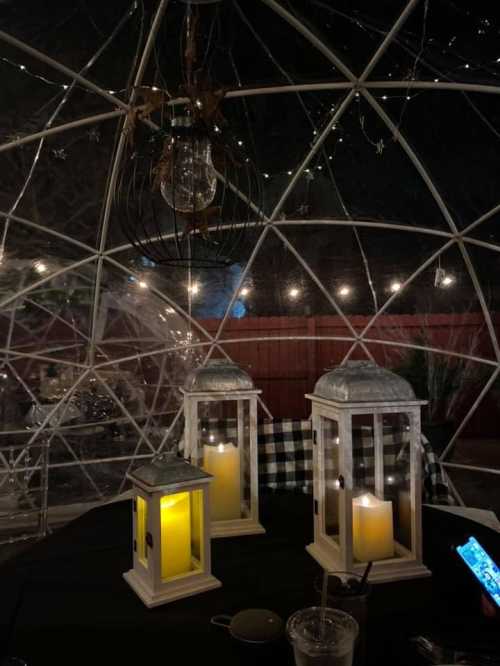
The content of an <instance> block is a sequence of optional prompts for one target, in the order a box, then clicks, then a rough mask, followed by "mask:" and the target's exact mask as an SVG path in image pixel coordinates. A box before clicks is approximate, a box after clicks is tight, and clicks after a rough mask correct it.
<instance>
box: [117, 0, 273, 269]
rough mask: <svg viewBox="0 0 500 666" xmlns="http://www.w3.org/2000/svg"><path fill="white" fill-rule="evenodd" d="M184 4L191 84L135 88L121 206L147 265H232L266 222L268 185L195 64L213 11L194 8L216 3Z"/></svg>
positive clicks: (219, 91) (219, 93) (215, 89)
mask: <svg viewBox="0 0 500 666" xmlns="http://www.w3.org/2000/svg"><path fill="white" fill-rule="evenodd" d="M186 4H187V5H188V6H187V8H186V30H185V36H184V48H181V51H182V52H183V53H184V62H183V71H184V72H185V81H184V83H183V84H182V85H181V86H179V88H178V90H177V93H176V94H175V95H172V96H171V95H170V94H169V93H168V92H167V91H166V90H162V89H159V88H157V87H155V88H147V87H143V88H140V89H138V90H137V101H138V104H137V106H136V107H135V109H134V110H133V111H132V112H131V113H130V114H129V117H128V119H129V122H128V124H127V125H126V130H125V131H126V133H127V144H126V150H125V157H124V159H123V161H122V168H121V173H120V177H119V180H118V185H117V196H116V202H117V204H118V206H117V208H118V211H119V215H120V222H121V226H122V229H123V232H124V234H125V236H126V237H127V238H128V240H129V241H130V243H131V244H132V246H133V247H134V248H135V249H136V250H137V252H138V253H139V254H140V255H142V256H143V257H146V258H147V259H148V260H150V261H152V262H154V263H155V264H162V265H171V266H181V267H190V268H210V267H218V266H228V265H230V264H232V263H234V262H235V261H237V260H238V255H237V248H238V246H239V245H240V243H241V241H242V240H243V238H244V236H245V231H246V229H247V227H248V226H251V225H252V226H253V225H255V224H258V223H259V222H260V221H261V219H262V214H261V210H262V198H263V197H262V184H261V178H260V174H259V173H258V171H257V169H256V168H255V166H254V163H253V160H252V159H251V157H250V156H249V155H248V154H246V153H245V151H244V142H243V141H242V140H241V138H236V137H235V136H233V134H232V132H231V128H230V125H229V123H228V122H227V120H226V118H225V117H224V116H223V114H222V110H221V105H222V102H223V100H224V96H225V91H224V89H223V88H221V87H220V86H217V85H214V84H213V83H212V82H211V79H210V76H209V74H208V72H205V71H204V69H203V63H199V62H198V61H197V55H196V54H197V53H198V51H199V50H200V49H198V48H197V36H198V35H199V31H200V30H201V23H202V17H203V16H205V12H207V11H210V10H209V9H208V8H207V10H205V11H204V12H200V11H198V10H199V8H196V7H195V8H193V7H191V4H212V3H190V2H187V3H186ZM194 15H195V16H196V18H195V19H193V16H194ZM182 46H183V44H182V42H181V47H182ZM216 46H217V45H216V44H211V48H216ZM205 50H206V49H205ZM207 60H208V58H207V57H206V56H205V58H204V61H203V62H205V61H207ZM173 98H174V99H175V103H172V102H173ZM181 99H182V100H183V102H182V103H180V100H181ZM141 102H142V103H141ZM229 104H233V105H234V104H235V102H233V101H231V102H229ZM233 108H234V107H233ZM173 111H174V112H175V115H173ZM154 114H156V115H154ZM170 114H172V116H170ZM169 116H170V117H169ZM165 118H167V119H166V120H165ZM153 119H156V120H160V121H161V122H162V125H161V127H159V128H158V129H157V130H154V129H153V130H151V129H149V127H148V124H147V123H144V122H139V121H144V120H146V121H149V120H153ZM149 126H150V124H149Z"/></svg>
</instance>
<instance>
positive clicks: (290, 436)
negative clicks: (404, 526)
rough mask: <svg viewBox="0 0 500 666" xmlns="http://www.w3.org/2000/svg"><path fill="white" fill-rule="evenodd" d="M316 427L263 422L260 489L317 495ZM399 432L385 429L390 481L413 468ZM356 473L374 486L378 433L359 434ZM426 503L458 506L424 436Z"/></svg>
mask: <svg viewBox="0 0 500 666" xmlns="http://www.w3.org/2000/svg"><path fill="white" fill-rule="evenodd" d="M312 437H313V435H312V423H311V421H309V420H294V419H273V420H266V421H263V422H261V423H259V426H258V450H259V484H260V485H261V486H262V487H267V488H272V489H293V490H299V491H302V492H311V491H312V446H313V442H312ZM407 444H408V443H407V441H405V436H404V433H402V432H401V431H400V430H399V429H398V430H396V429H394V428H390V427H389V428H384V471H385V473H386V474H387V475H388V476H389V475H391V474H393V475H394V476H397V475H398V474H401V473H405V471H406V470H407V469H408V465H407V455H408V446H407ZM353 454H354V460H355V461H356V469H355V471H354V474H355V477H356V478H357V480H358V482H360V483H364V484H366V485H367V486H370V485H372V484H373V473H374V458H373V444H372V431H371V429H370V428H368V427H363V426H362V427H360V428H357V429H356V430H354V431H353ZM422 465H423V475H422V477H423V500H424V502H427V503H429V504H454V503H455V501H454V499H453V497H452V495H451V494H450V492H449V488H448V483H447V480H446V475H445V473H444V471H443V470H442V468H441V466H440V465H439V463H438V461H437V458H436V456H435V455H434V452H433V450H432V448H431V446H430V444H429V442H428V441H427V439H426V438H425V437H424V435H422Z"/></svg>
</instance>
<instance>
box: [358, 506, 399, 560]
mask: <svg viewBox="0 0 500 666" xmlns="http://www.w3.org/2000/svg"><path fill="white" fill-rule="evenodd" d="M352 545H353V553H354V557H355V558H356V560H358V562H371V561H374V560H383V559H385V558H387V557H393V556H394V535H393V529H392V502H390V501H383V500H380V499H378V498H377V497H375V495H372V494H371V493H365V494H364V495H361V496H360V497H355V498H354V499H353V501H352Z"/></svg>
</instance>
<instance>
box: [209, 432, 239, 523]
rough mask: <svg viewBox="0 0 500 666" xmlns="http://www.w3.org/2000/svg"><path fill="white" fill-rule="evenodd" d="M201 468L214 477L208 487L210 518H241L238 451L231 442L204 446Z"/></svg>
mask: <svg viewBox="0 0 500 666" xmlns="http://www.w3.org/2000/svg"><path fill="white" fill-rule="evenodd" d="M203 453H204V460H203V469H204V470H205V472H208V473H209V474H212V475H213V477H214V479H213V481H212V484H211V487H210V505H211V517H212V520H214V521H215V520H235V519H238V518H241V499H240V493H241V489H240V486H241V481H240V452H239V450H238V449H237V447H236V446H234V445H233V444H230V443H229V444H218V445H217V446H205V447H204V452H203Z"/></svg>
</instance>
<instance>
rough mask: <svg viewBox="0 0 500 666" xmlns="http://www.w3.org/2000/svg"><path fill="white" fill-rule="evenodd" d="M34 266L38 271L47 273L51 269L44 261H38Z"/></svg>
mask: <svg viewBox="0 0 500 666" xmlns="http://www.w3.org/2000/svg"><path fill="white" fill-rule="evenodd" d="M33 268H34V269H35V270H36V272H37V273H40V275H41V274H42V273H46V272H47V271H48V270H49V269H48V267H47V264H44V262H43V261H36V262H35V264H34V266H33Z"/></svg>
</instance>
